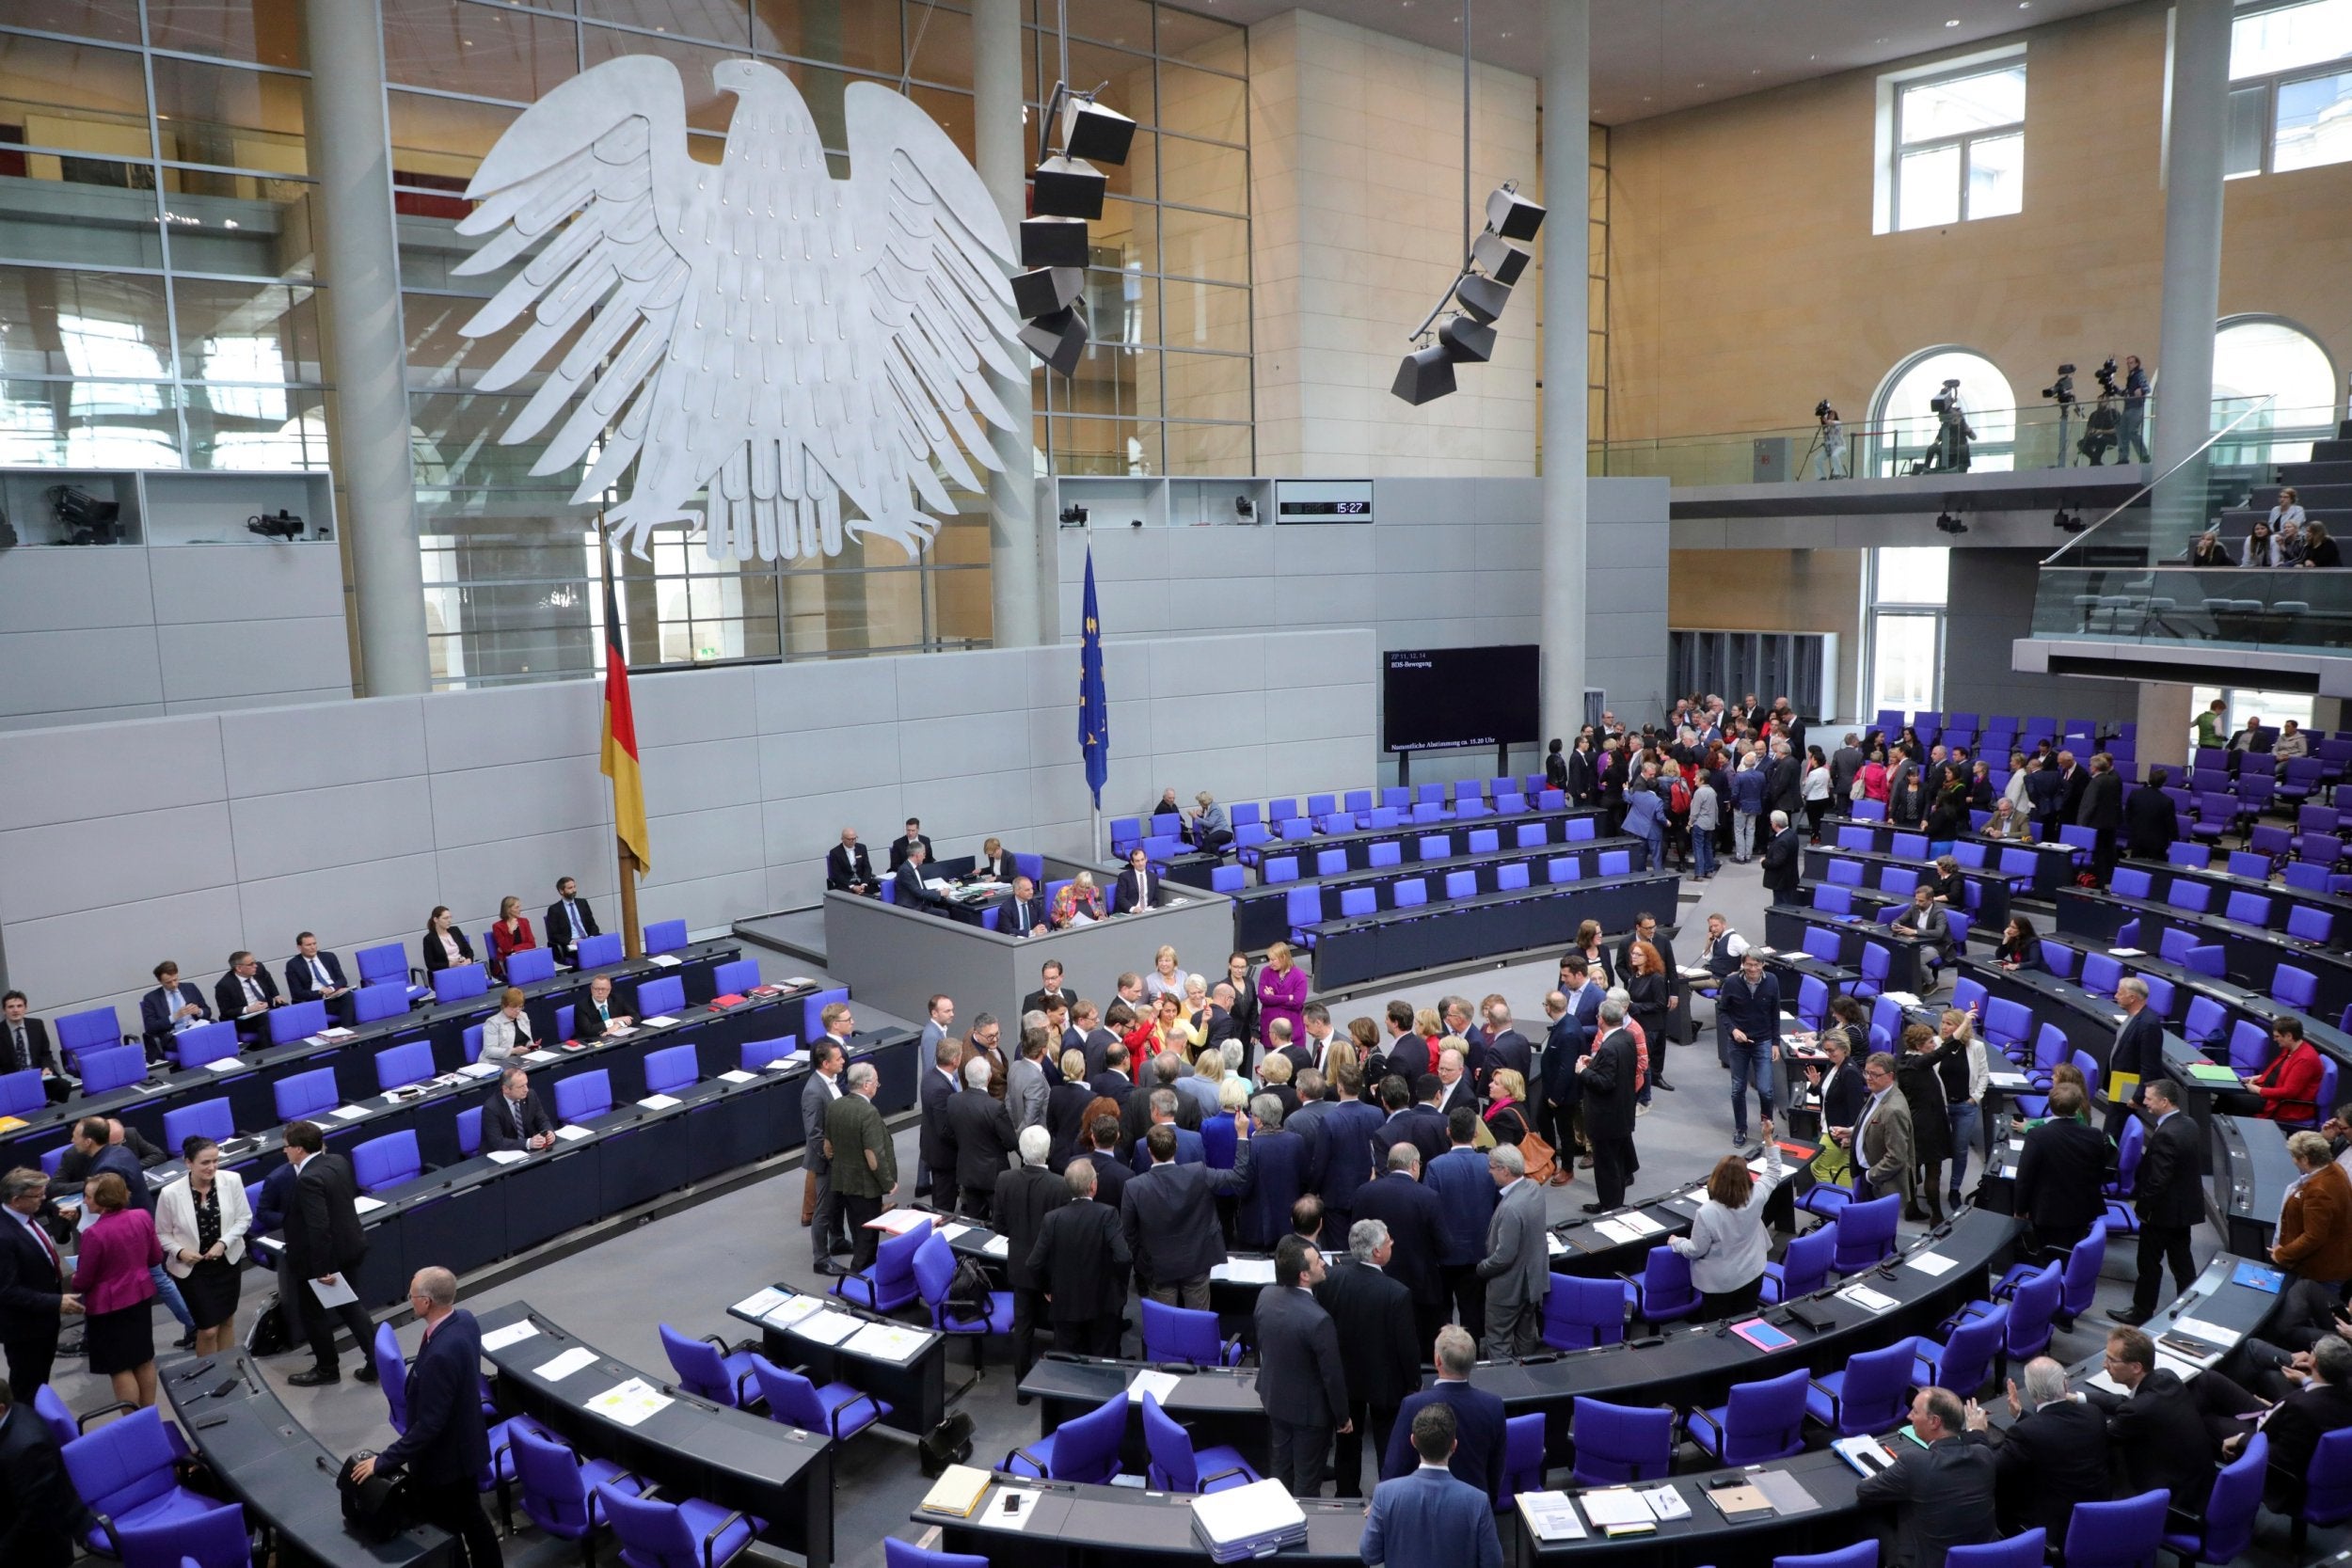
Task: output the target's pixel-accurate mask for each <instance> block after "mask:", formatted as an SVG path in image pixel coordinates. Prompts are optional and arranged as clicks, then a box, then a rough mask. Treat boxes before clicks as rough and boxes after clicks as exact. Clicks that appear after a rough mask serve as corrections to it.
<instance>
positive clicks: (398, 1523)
mask: <svg viewBox="0 0 2352 1568" xmlns="http://www.w3.org/2000/svg"><path fill="white" fill-rule="evenodd" d="M374 1457H375V1456H374V1454H373V1452H372V1451H371V1450H369V1449H360V1450H359V1451H358V1453H355V1454H353V1455H352V1456H351V1457H350V1458H348V1459H346V1460H344V1461H343V1467H342V1470H341V1471H340V1472H339V1473H338V1474H337V1475H336V1477H335V1490H336V1491H337V1492H338V1493H340V1494H341V1495H342V1503H343V1528H346V1529H348V1530H350V1531H351V1532H352V1533H353V1534H354V1535H357V1536H358V1537H360V1538H361V1539H363V1540H367V1541H389V1540H390V1539H391V1538H392V1537H393V1536H395V1535H398V1534H399V1533H400V1532H401V1531H402V1530H405V1529H406V1528H408V1527H409V1525H410V1524H411V1523H412V1522H413V1521H412V1520H411V1518H410V1517H409V1508H408V1493H407V1479H406V1477H405V1476H390V1475H386V1474H385V1473H384V1472H383V1471H381V1470H378V1471H377V1472H375V1474H373V1475H372V1476H370V1477H368V1479H367V1480H365V1481H357V1480H354V1479H353V1477H352V1473H351V1471H352V1466H354V1465H357V1464H358V1463H359V1461H361V1460H362V1459H373V1458H374Z"/></svg>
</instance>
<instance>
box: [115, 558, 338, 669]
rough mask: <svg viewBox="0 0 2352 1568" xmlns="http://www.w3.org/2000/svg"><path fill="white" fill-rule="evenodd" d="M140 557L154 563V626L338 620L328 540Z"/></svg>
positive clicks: (335, 580)
mask: <svg viewBox="0 0 2352 1568" xmlns="http://www.w3.org/2000/svg"><path fill="white" fill-rule="evenodd" d="M144 553H145V554H147V555H148V556H150V557H151V558H152V561H153V566H152V568H151V578H152V581H153V584H154V594H155V622H156V624H157V625H158V626H175V625H195V624H199V623H204V622H212V623H216V624H226V625H231V626H236V625H244V624H248V623H251V622H255V621H277V620H302V619H317V618H320V617H332V618H333V619H335V620H336V621H338V622H340V621H341V620H342V602H343V566H342V548H341V546H338V545H335V544H334V543H332V542H329V541H322V542H318V543H306V544H297V545H277V546H268V547H266V548H254V549H246V548H227V549H208V548H202V547H199V546H184V547H180V548H172V549H153V550H148V551H146V552H144ZM310 684H312V685H316V684H320V683H317V682H312V683H310Z"/></svg>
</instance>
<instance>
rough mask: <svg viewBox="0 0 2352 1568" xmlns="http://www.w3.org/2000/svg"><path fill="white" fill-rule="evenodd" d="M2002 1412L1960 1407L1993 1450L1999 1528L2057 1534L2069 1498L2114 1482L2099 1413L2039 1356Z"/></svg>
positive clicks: (2091, 1495) (2098, 1495) (2057, 1537)
mask: <svg viewBox="0 0 2352 1568" xmlns="http://www.w3.org/2000/svg"><path fill="white" fill-rule="evenodd" d="M2345 1348H2346V1349H2352V1345H2347V1346H2346V1347H2345ZM2009 1414H2010V1424H2009V1427H2008V1430H2006V1431H2003V1432H1994V1431H1993V1430H1992V1423H1991V1422H1990V1421H1988V1420H1987V1419H1986V1418H1985V1415H1984V1412H1983V1411H1981V1410H1979V1409H1977V1408H1976V1407H1975V1406H1974V1405H1971V1406H1970V1407H1969V1411H1968V1431H1969V1433H1971V1434H1972V1435H1976V1434H1981V1435H1980V1436H1977V1440H1978V1441H1980V1442H1984V1443H1987V1444H1989V1445H1990V1446H1991V1447H1992V1449H1993V1478H1994V1479H1993V1484H1994V1498H1995V1504H1996V1508H1997V1512H1998V1513H1999V1517H2000V1522H2001V1528H2002V1529H2003V1530H2004V1531H2005V1532H2007V1533H2009V1534H2011V1535H2016V1534H2022V1533H2023V1532H2025V1531H2026V1530H2029V1529H2035V1528H2041V1529H2045V1530H2047V1531H2049V1538H2050V1539H2051V1540H2053V1541H2063V1540H2065V1539H2066V1526H2067V1523H2068V1521H2069V1520H2071V1519H2072V1518H2073V1517H2074V1505H2075V1504H2076V1503H2099V1502H2105V1501H2106V1500H2107V1496H2108V1494H2109V1493H2110V1492H2111V1491H2112V1490H2113V1488H2114V1482H2113V1481H2112V1479H2111V1478H2110V1477H2109V1475H2108V1472H2107V1420H2106V1416H2105V1415H2103V1414H2101V1413H2100V1411H2099V1410H2098V1409H2097V1408H2096V1407H2095V1406H2093V1405H2091V1404H2090V1403H2088V1402H2085V1401H2082V1400H2077V1399H2072V1398H2069V1397H2068V1395H2067V1392H2066V1369H2065V1368H2064V1367H2062V1366H2060V1365H2059V1364H2058V1362H2057V1361H2055V1360H2053V1359H2051V1358H2050V1357H2049V1356H2046V1355H2037V1356H2035V1357H2034V1358H2033V1359H2032V1360H2031V1361H2028V1362H2026V1386H2025V1392H2024V1394H2023V1395H2022V1396H2021V1395H2020V1394H2019V1392H2018V1387H2017V1380H2016V1379H2015V1378H2011V1379H2010V1380H2009Z"/></svg>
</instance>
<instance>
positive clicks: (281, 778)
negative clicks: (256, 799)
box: [219, 697, 425, 796]
mask: <svg viewBox="0 0 2352 1568" xmlns="http://www.w3.org/2000/svg"><path fill="white" fill-rule="evenodd" d="M424 707H425V704H424V699H422V698H419V697H378V698H373V699H371V700H370V701H367V702H363V703H355V702H350V701H343V702H339V703H323V704H320V705H316V706H312V707H300V708H288V709H285V710H282V711H279V712H275V713H270V714H256V713H237V714H232V715H230V716H227V717H224V718H223V719H221V720H220V721H219V722H220V737H221V752H222V755H223V756H224V758H225V759H226V762H227V768H228V778H229V793H230V794H231V795H234V796H248V795H276V794H280V793H283V792H285V791H288V790H297V789H326V788H331V787H333V786H335V785H338V784H364V783H367V782H369V781H371V780H376V779H406V778H418V777H421V776H422V775H423V773H424V771H425V752H424ZM419 787H420V791H421V786H419Z"/></svg>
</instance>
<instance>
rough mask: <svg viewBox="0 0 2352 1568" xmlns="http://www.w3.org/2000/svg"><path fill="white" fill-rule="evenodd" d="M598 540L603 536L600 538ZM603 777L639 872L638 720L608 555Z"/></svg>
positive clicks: (617, 828) (648, 864)
mask: <svg viewBox="0 0 2352 1568" xmlns="http://www.w3.org/2000/svg"><path fill="white" fill-rule="evenodd" d="M599 537H601V536H599ZM601 766H602V768H603V769H604V776H605V777H606V778H608V779H611V780H612V831H613V832H614V833H616V834H617V835H618V836H619V838H620V840H621V847H623V848H624V849H627V850H628V853H629V857H630V858H631V859H632V860H634V861H635V862H636V863H637V869H638V870H639V871H641V872H643V871H646V870H650V869H651V868H652V866H653V857H652V856H650V855H649V854H647V853H646V852H645V787H644V782H643V781H642V780H641V779H640V778H639V776H638V772H637V718H636V715H635V714H634V713H633V712H632V711H631V710H630V708H629V704H628V653H627V652H626V651H625V650H624V649H623V647H622V645H621V599H620V595H619V594H617V593H616V592H614V590H613V586H612V549H611V546H609V545H608V546H606V552H605V569H604V752H603V759H602V764H601Z"/></svg>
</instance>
